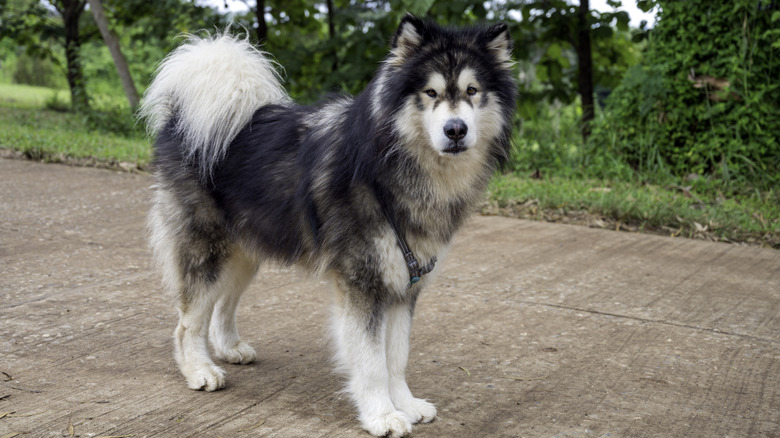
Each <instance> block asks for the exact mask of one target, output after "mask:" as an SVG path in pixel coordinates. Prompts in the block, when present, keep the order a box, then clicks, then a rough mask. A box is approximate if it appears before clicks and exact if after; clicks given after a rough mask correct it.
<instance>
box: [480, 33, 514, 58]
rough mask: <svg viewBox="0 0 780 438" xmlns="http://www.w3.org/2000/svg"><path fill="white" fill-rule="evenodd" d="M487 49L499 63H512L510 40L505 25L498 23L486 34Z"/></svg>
mask: <svg viewBox="0 0 780 438" xmlns="http://www.w3.org/2000/svg"><path fill="white" fill-rule="evenodd" d="M486 40H487V48H488V50H489V51H490V53H492V54H493V56H494V57H495V58H496V60H498V62H500V63H508V62H511V61H512V38H510V37H509V29H508V28H507V26H506V24H504V23H499V24H496V25H495V26H492V27H490V28H488V30H487V32H486Z"/></svg>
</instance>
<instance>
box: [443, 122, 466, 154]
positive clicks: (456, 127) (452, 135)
mask: <svg viewBox="0 0 780 438" xmlns="http://www.w3.org/2000/svg"><path fill="white" fill-rule="evenodd" d="M468 132H469V127H468V126H467V125H466V122H464V121H463V120H461V119H450V120H448V121H447V123H445V124H444V135H446V136H447V138H449V139H450V142H449V144H448V145H447V147H446V148H445V149H444V150H443V151H442V152H445V153H448V154H459V153H461V152H463V151H465V150H466V149H468V147H466V145H464V144H463V141H462V140H463V138H464V137H466V134H467V133H468Z"/></svg>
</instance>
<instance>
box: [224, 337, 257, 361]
mask: <svg viewBox="0 0 780 438" xmlns="http://www.w3.org/2000/svg"><path fill="white" fill-rule="evenodd" d="M214 353H215V354H216V356H217V357H218V358H220V359H222V360H224V361H225V362H228V363H235V364H248V363H252V362H254V361H255V359H257V353H255V349H254V348H252V347H251V346H250V345H249V344H247V343H246V342H244V341H238V343H236V344H235V345H234V346H233V347H231V348H219V347H217V348H215V351H214Z"/></svg>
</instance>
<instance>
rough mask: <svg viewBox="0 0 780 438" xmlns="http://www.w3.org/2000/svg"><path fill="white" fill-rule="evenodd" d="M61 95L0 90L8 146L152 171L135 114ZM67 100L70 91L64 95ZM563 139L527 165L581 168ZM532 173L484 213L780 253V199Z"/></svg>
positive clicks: (508, 177) (497, 193)
mask: <svg viewBox="0 0 780 438" xmlns="http://www.w3.org/2000/svg"><path fill="white" fill-rule="evenodd" d="M53 93H54V92H53V91H52V90H50V89H47V88H40V87H28V86H18V85H2V84H0V148H3V149H6V150H12V151H16V153H17V154H22V155H24V156H26V157H28V158H31V159H35V160H43V161H55V162H68V163H76V164H91V165H94V164H103V165H109V166H118V165H120V163H134V166H132V167H136V166H137V167H138V168H142V169H143V168H145V167H146V166H147V165H148V163H149V160H150V155H151V149H150V142H149V141H148V140H147V139H145V138H144V137H143V135H141V134H139V133H138V132H137V130H132V129H131V130H128V129H124V131H123V132H125V135H116V134H114V133H113V132H116V131H115V130H112V129H108V128H106V126H109V127H110V126H112V123H113V125H117V120H116V119H117V118H122V119H121V120H119V122H118V125H120V127H121V126H125V127H126V126H127V125H130V126H132V123H133V122H132V120H131V119H130V117H131V116H130V115H129V114H125V113H123V112H121V111H119V112H117V111H116V106H113V107H112V111H114V112H113V113H112V114H108V115H107V114H105V113H101V114H99V115H98V116H97V117H89V116H84V115H78V114H74V113H69V112H61V111H53V110H48V109H45V108H46V106H47V102H48V103H51V96H52V95H53ZM60 95H61V96H62V95H65V93H64V92H62V91H60ZM100 101H101V100H100V99H98V100H96V101H95V102H100ZM55 103H56V102H55ZM49 106H52V105H49ZM54 106H57V105H54ZM104 117H107V118H108V119H109V123H104V124H102V125H101V123H98V125H100V126H95V125H96V124H95V120H96V119H97V120H98V122H100V120H101V118H104ZM124 118H127V120H125V119H124ZM101 126H102V128H101ZM540 126H541V125H540ZM127 132H130V134H127ZM528 132H530V130H529V131H527V133H528ZM538 132H544V130H543V129H539V130H537V133H538ZM560 140H561V139H560V138H557V139H556V138H541V137H538V136H537V137H536V138H533V137H532V138H531V140H528V138H523V139H520V142H521V143H522V142H526V143H528V144H529V145H530V146H529V150H530V151H531V153H533V154H537V155H535V156H531V157H528V156H525V157H523V156H522V152H519V154H518V155H519V156H520V160H519V161H524V160H526V161H528V160H527V159H528V158H530V159H537V160H539V161H540V162H541V161H544V160H547V161H557V162H560V163H559V164H557V166H558V167H560V168H562V169H569V168H572V166H573V164H571V163H566V162H567V161H569V159H570V158H569V157H568V154H570V149H571V148H572V146H568V143H567V142H561V141H560ZM540 142H541V143H549V144H557V145H558V149H560V151H559V152H555V154H554V155H553V156H552V157H551V158H550V157H544V156H542V155H539V154H540V153H544V152H545V149H540V148H539V146H538V144H539V143H540ZM569 143H571V142H569ZM535 145H536V146H535ZM532 146H535V147H532ZM549 150H551V149H549V148H548V149H547V151H549ZM123 167H126V166H123ZM527 170H528V169H525V170H523V169H520V168H517V169H515V172H513V173H509V174H504V175H500V176H497V177H496V178H494V180H493V182H492V183H491V185H490V189H489V195H488V196H489V197H488V202H487V203H486V205H485V206H484V207H483V213H486V214H502V215H509V216H517V217H524V218H529V219H537V220H547V221H553V222H568V223H577V224H582V225H588V226H595V227H602V228H611V229H616V230H624V231H632V232H649V233H656V234H665V235H671V236H684V237H692V238H704V239H709V240H718V241H727V242H744V243H751V244H757V245H762V246H769V247H773V248H777V249H780V193H778V192H777V191H771V190H770V191H768V192H758V191H749V190H742V191H731V192H728V195H726V196H724V195H723V194H722V193H721V192H720V191H719V190H718V189H717V186H712V187H710V186H707V184H706V183H703V179H702V180H699V181H695V182H693V183H691V184H689V185H685V186H683V185H682V184H680V185H675V184H671V183H663V184H655V185H653V184H647V183H645V182H642V179H641V178H620V177H616V178H614V179H612V180H604V179H593V178H588V177H585V176H582V175H578V174H577V173H576V172H571V171H568V172H567V171H563V170H562V171H559V172H557V173H556V172H554V171H553V172H551V171H545V172H541V173H539V172H534V173H536V174H537V175H544V177H543V178H538V177H537V178H534V177H522V176H519V175H523V174H526V175H527V174H529V173H530V172H528V171H527ZM548 175H549V176H548ZM735 193H736V194H735Z"/></svg>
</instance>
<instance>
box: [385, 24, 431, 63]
mask: <svg viewBox="0 0 780 438" xmlns="http://www.w3.org/2000/svg"><path fill="white" fill-rule="evenodd" d="M426 28H427V26H426V24H425V21H423V20H421V19H420V18H418V17H415V16H414V15H412V14H408V13H407V14H406V15H405V16H404V18H403V19H401V24H399V25H398V30H396V31H395V35H394V36H393V42H392V44H391V45H390V47H391V52H392V54H393V55H394V56H393V58H394V59H393V61H394V63H398V64H400V63H403V61H404V60H405V59H407V58H408V57H409V56H410V55H411V54H412V53H414V51H415V50H417V49H418V48H419V47H420V46H422V44H423V41H424V38H425V34H426Z"/></svg>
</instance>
